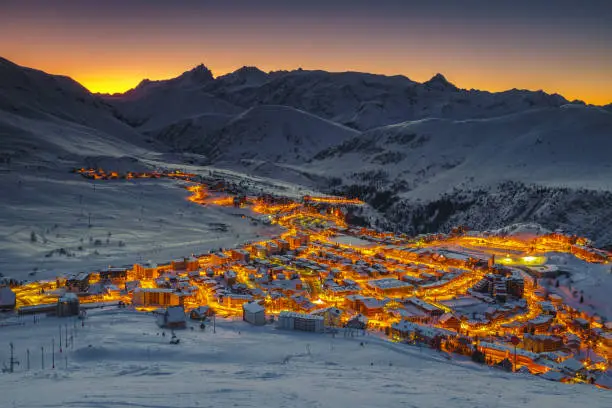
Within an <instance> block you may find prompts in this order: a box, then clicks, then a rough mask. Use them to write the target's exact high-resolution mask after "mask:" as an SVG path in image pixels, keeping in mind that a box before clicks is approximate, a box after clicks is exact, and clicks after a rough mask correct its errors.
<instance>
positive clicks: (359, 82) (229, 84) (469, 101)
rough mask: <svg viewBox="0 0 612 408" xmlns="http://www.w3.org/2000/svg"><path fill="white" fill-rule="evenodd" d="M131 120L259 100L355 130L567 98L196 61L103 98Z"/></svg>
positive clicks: (501, 111)
mask: <svg viewBox="0 0 612 408" xmlns="http://www.w3.org/2000/svg"><path fill="white" fill-rule="evenodd" d="M105 99H106V100H107V101H108V102H109V103H111V104H112V105H114V106H115V107H116V108H117V110H118V111H119V112H120V114H121V115H122V116H123V117H125V118H126V120H128V121H129V122H130V123H133V124H136V125H139V126H143V127H144V128H145V129H146V130H151V129H153V128H157V127H159V126H161V125H169V124H170V123H172V122H176V121H180V120H183V119H185V118H188V117H189V116H192V115H194V114H203V113H222V114H227V113H235V112H232V110H234V111H235V110H240V109H247V108H251V107H254V106H258V105H284V106H291V107H294V108H296V109H300V110H303V111H306V112H309V113H312V114H314V115H317V116H320V117H323V118H326V119H329V120H332V121H335V122H338V123H341V124H344V125H347V126H350V127H353V128H357V129H362V130H365V129H372V128H375V127H379V126H384V125H389V124H394V123H398V122H404V121H408V120H417V119H423V118H429V117H436V118H449V119H469V118H489V117H495V116H500V115H507V114H510V113H516V112H523V111H526V110H529V109H533V108H543V107H558V106H561V105H563V104H567V103H568V101H567V100H566V99H564V98H563V97H561V96H559V95H556V94H554V95H548V94H546V93H544V92H541V91H538V92H532V91H524V90H516V89H513V90H509V91H506V92H498V93H490V92H484V91H478V90H464V89H460V88H458V87H457V86H455V85H453V84H452V83H450V82H449V81H448V80H447V79H446V78H445V77H444V76H443V75H441V74H436V75H435V76H434V77H432V78H431V79H430V80H428V81H426V82H424V83H417V82H414V81H412V80H410V79H408V78H406V77H404V76H401V75H396V76H384V75H374V74H368V73H361V72H326V71H320V70H316V71H308V70H301V69H298V70H294V71H276V72H270V73H265V72H263V71H261V70H259V69H257V68H256V67H243V68H240V69H239V70H237V71H235V72H232V73H230V74H227V75H223V76H220V77H218V78H213V77H212V74H211V73H210V71H208V69H206V68H205V67H204V66H199V67H196V68H194V69H193V70H191V71H188V72H186V73H184V74H182V75H181V76H179V77H177V78H173V79H170V80H165V81H144V82H143V83H141V84H140V85H139V86H138V87H136V88H135V89H133V90H131V91H128V92H126V93H125V94H122V95H121V94H120V95H113V96H105Z"/></svg>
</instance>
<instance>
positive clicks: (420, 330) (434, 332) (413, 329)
mask: <svg viewBox="0 0 612 408" xmlns="http://www.w3.org/2000/svg"><path fill="white" fill-rule="evenodd" d="M390 334H391V337H392V338H394V339H396V340H417V341H426V342H430V341H432V340H434V339H436V338H449V337H454V336H456V334H455V333H453V332H451V331H448V330H445V329H440V328H437V327H431V326H423V325H420V324H416V323H413V322H409V321H407V320H401V321H399V322H397V323H393V324H392V325H391V330H390Z"/></svg>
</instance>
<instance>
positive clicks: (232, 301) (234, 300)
mask: <svg viewBox="0 0 612 408" xmlns="http://www.w3.org/2000/svg"><path fill="white" fill-rule="evenodd" d="M252 300H253V296H251V295H241V294H237V293H229V294H226V295H224V296H223V306H226V307H229V308H233V309H236V308H239V307H242V305H243V304H245V303H248V302H250V301H252Z"/></svg>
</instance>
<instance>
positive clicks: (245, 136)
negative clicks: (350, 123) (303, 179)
mask: <svg viewBox="0 0 612 408" xmlns="http://www.w3.org/2000/svg"><path fill="white" fill-rule="evenodd" d="M357 135H358V132H356V131H354V130H352V129H349V128H346V127H344V126H341V125H339V124H336V123H333V122H330V121H327V120H324V119H321V118H319V117H316V116H314V115H311V114H308V113H306V112H302V111H299V110H297V109H293V108H290V107H286V106H258V107H255V108H252V109H249V110H247V111H245V112H244V113H242V114H240V115H238V116H236V117H234V118H233V119H232V120H230V121H228V122H227V123H225V124H224V125H223V126H222V127H221V128H220V129H218V130H216V131H214V132H212V134H211V135H209V136H208V137H206V138H203V139H202V140H201V142H200V144H199V145H194V146H192V148H191V150H192V151H195V152H198V153H202V154H204V155H207V156H208V157H209V158H210V159H211V160H212V161H213V162H230V163H238V162H240V160H243V159H248V160H264V161H272V162H289V163H303V162H305V161H308V160H310V159H311V157H312V156H314V155H315V154H316V153H317V152H319V151H321V150H323V149H326V148H329V147H331V146H334V145H336V144H338V143H342V142H343V141H344V140H347V139H348V138H350V137H355V136H357Z"/></svg>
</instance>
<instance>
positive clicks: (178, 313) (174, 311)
mask: <svg viewBox="0 0 612 408" xmlns="http://www.w3.org/2000/svg"><path fill="white" fill-rule="evenodd" d="M157 323H158V324H159V326H160V327H163V328H165V329H184V328H186V327H187V320H186V319H185V309H183V307H182V306H170V307H168V308H166V310H165V312H164V313H163V314H161V315H159V316H158V320H157Z"/></svg>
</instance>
